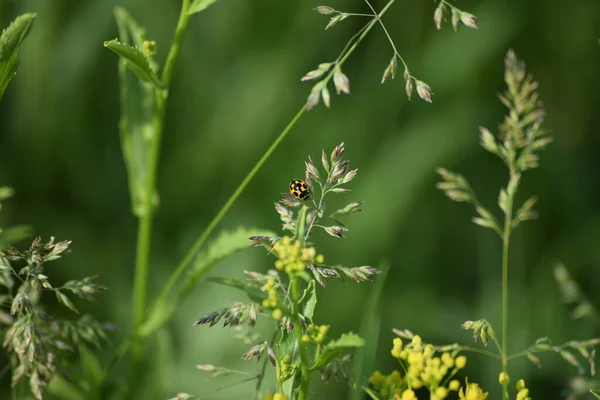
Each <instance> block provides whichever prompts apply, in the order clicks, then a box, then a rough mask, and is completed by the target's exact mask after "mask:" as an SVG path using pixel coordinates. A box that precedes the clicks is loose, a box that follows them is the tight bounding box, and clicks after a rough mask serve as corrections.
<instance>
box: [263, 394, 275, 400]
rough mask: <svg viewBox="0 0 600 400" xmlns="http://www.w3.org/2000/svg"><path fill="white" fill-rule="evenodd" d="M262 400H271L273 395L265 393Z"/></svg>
mask: <svg viewBox="0 0 600 400" xmlns="http://www.w3.org/2000/svg"><path fill="white" fill-rule="evenodd" d="M262 400H273V395H272V394H271V393H265V394H264V396H263V398H262Z"/></svg>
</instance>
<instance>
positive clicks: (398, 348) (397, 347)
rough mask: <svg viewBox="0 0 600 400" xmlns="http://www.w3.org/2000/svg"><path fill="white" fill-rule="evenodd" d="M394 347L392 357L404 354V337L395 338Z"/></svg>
mask: <svg viewBox="0 0 600 400" xmlns="http://www.w3.org/2000/svg"><path fill="white" fill-rule="evenodd" d="M393 343H394V348H393V349H392V357H394V358H400V355H401V354H402V339H400V338H394V342H393Z"/></svg>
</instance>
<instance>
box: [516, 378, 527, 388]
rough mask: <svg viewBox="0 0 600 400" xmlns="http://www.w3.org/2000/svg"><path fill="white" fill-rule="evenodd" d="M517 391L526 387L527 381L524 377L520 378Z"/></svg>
mask: <svg viewBox="0 0 600 400" xmlns="http://www.w3.org/2000/svg"><path fill="white" fill-rule="evenodd" d="M516 387H517V391H521V389H525V381H524V380H523V379H519V380H518V381H517V384H516Z"/></svg>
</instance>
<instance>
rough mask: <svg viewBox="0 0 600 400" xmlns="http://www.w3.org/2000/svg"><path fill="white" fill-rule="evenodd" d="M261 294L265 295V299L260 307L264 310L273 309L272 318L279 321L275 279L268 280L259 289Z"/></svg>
mask: <svg viewBox="0 0 600 400" xmlns="http://www.w3.org/2000/svg"><path fill="white" fill-rule="evenodd" d="M260 290H262V291H263V292H266V293H267V298H266V299H264V300H263V302H262V306H263V307H264V308H272V309H273V314H272V315H273V318H274V319H276V320H279V319H281V317H282V315H283V314H282V312H281V310H280V309H279V308H277V302H278V300H277V289H276V288H275V279H273V278H269V279H267V282H266V283H265V284H264V285H263V287H261V288H260Z"/></svg>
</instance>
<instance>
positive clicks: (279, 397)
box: [273, 393, 288, 400]
mask: <svg viewBox="0 0 600 400" xmlns="http://www.w3.org/2000/svg"><path fill="white" fill-rule="evenodd" d="M273 400H288V397H287V396H286V395H285V394H283V393H275V396H273Z"/></svg>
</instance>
